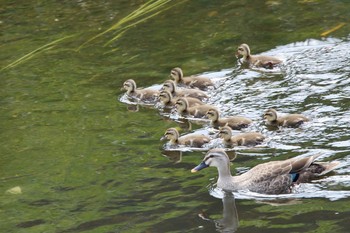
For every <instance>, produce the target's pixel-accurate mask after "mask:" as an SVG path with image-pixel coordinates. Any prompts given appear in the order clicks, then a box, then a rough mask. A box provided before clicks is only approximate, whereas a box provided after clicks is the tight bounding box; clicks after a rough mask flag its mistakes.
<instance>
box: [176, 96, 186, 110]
mask: <svg viewBox="0 0 350 233" xmlns="http://www.w3.org/2000/svg"><path fill="white" fill-rule="evenodd" d="M175 107H176V109H177V111H178V112H179V113H181V112H184V111H186V110H187V108H188V101H187V100H186V99H184V98H179V99H178V100H177V101H176V103H175Z"/></svg>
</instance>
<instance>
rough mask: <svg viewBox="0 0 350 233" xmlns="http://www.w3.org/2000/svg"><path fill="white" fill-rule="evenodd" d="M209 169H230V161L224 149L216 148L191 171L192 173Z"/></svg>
mask: <svg viewBox="0 0 350 233" xmlns="http://www.w3.org/2000/svg"><path fill="white" fill-rule="evenodd" d="M207 167H217V168H224V167H227V168H228V170H229V169H230V168H229V167H230V159H229V157H228V155H227V154H226V152H225V150H224V149H222V148H215V149H211V150H209V151H208V153H207V154H206V155H205V157H204V159H203V161H202V162H201V163H200V164H199V165H198V166H196V167H195V168H193V169H192V170H191V172H192V173H194V172H197V171H200V170H202V169H204V168H207Z"/></svg>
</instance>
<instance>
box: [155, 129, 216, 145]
mask: <svg viewBox="0 0 350 233" xmlns="http://www.w3.org/2000/svg"><path fill="white" fill-rule="evenodd" d="M165 139H168V140H170V144H171V145H185V146H190V147H202V146H203V145H204V144H206V143H208V142H210V138H209V137H207V136H205V135H202V134H190V135H185V136H181V137H180V134H179V132H178V131H177V129H175V128H169V129H167V130H166V131H165V133H164V136H163V137H162V138H161V139H160V140H165Z"/></svg>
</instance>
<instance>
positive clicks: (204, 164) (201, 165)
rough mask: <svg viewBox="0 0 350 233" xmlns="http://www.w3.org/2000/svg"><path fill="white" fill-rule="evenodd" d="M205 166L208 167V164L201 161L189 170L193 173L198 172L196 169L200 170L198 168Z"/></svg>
mask: <svg viewBox="0 0 350 233" xmlns="http://www.w3.org/2000/svg"><path fill="white" fill-rule="evenodd" d="M207 167H209V165H207V164H206V163H205V162H204V161H203V162H201V163H200V164H199V165H198V166H197V167H195V168H193V169H192V170H191V172H192V173H195V172H198V171H200V170H202V169H204V168H207Z"/></svg>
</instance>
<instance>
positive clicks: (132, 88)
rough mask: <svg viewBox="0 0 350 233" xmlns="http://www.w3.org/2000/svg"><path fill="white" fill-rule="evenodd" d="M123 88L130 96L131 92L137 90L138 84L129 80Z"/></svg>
mask: <svg viewBox="0 0 350 233" xmlns="http://www.w3.org/2000/svg"><path fill="white" fill-rule="evenodd" d="M123 88H124V89H125V90H126V91H127V93H128V94H129V93H130V92H133V91H135V90H136V83H135V81H134V80H133V79H128V80H126V81H125V82H124V83H123Z"/></svg>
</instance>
